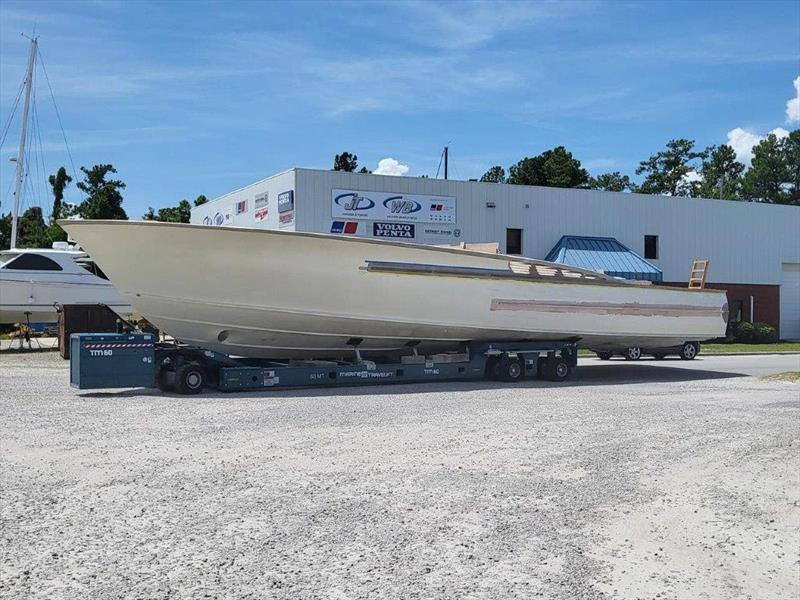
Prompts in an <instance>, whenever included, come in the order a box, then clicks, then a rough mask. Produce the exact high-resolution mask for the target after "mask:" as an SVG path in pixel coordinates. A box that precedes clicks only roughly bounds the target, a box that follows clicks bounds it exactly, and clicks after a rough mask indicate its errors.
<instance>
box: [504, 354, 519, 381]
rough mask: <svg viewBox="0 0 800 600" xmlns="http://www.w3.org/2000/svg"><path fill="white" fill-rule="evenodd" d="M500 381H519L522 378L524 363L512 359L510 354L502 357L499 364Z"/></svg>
mask: <svg viewBox="0 0 800 600" xmlns="http://www.w3.org/2000/svg"><path fill="white" fill-rule="evenodd" d="M498 365H499V371H500V379H502V380H503V381H519V380H520V379H521V378H522V372H523V369H522V363H521V362H520V360H519V359H518V358H511V357H510V356H508V354H504V355H503V356H502V357H500V361H499V363H498Z"/></svg>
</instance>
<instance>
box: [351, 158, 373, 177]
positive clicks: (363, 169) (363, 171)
mask: <svg viewBox="0 0 800 600" xmlns="http://www.w3.org/2000/svg"><path fill="white" fill-rule="evenodd" d="M354 158H355V157H354ZM358 172H359V173H367V174H369V173H372V171H370V170H369V169H367V167H361V169H360V170H359V171H358Z"/></svg>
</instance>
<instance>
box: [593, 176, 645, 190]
mask: <svg viewBox="0 0 800 600" xmlns="http://www.w3.org/2000/svg"><path fill="white" fill-rule="evenodd" d="M589 187H590V188H591V189H593V190H604V191H606V192H624V191H625V190H630V191H635V188H636V186H635V185H634V184H633V183H632V182H631V178H630V177H628V176H627V175H622V174H620V172H619V171H614V172H613V173H603V174H601V175H598V176H597V177H591V178H590V179H589Z"/></svg>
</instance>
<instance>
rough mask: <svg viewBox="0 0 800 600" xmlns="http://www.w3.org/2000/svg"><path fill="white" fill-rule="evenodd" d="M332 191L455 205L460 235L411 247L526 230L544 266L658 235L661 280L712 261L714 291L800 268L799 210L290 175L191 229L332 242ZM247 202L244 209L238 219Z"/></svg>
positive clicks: (366, 227)
mask: <svg viewBox="0 0 800 600" xmlns="http://www.w3.org/2000/svg"><path fill="white" fill-rule="evenodd" d="M333 189H344V190H353V191H362V192H394V193H398V194H422V195H435V196H454V197H455V198H456V212H457V223H456V224H455V226H452V227H427V226H424V225H423V226H421V227H420V226H419V225H418V226H417V228H416V229H417V236H416V239H415V240H414V241H416V242H421V243H437V244H448V243H449V244H455V243H458V242H460V241H467V242H500V244H501V248H502V249H504V248H503V246H504V244H505V235H506V228H508V227H513V228H519V229H522V230H523V236H522V243H523V254H525V255H526V256H531V257H534V258H543V257H544V256H545V255H546V254H547V253H548V252H549V251H550V249H551V248H552V247H553V246H554V245H555V244H556V242H557V241H558V240H559V238H560V237H561V236H562V235H588V236H607V237H614V238H616V239H618V240H619V241H620V242H622V243H623V244H625V245H627V246H628V247H629V248H631V249H632V250H634V251H636V252H638V253H640V254H642V255H643V254H644V236H645V235H657V236H658V237H659V244H658V246H659V258H658V259H657V260H652V261H651V262H653V264H655V265H657V266H658V267H659V268H661V269H662V270H663V272H664V281H684V280H686V278H687V277H688V271H689V264H690V262H691V260H692V259H693V258H710V259H711V267H710V271H709V281H711V282H718V283H749V284H771V285H780V284H781V283H782V279H783V269H782V263H800V242H798V238H799V237H800V208H798V207H795V206H775V205H766V204H758V203H750V202H731V201H726V200H708V199H699V198H679V197H676V198H671V197H665V196H648V195H641V194H620V193H614V192H597V191H591V190H574V189H560V188H543V187H530V186H516V185H503V184H492V183H478V182H471V181H452V180H449V181H445V180H442V179H428V178H417V177H387V176H382V175H362V174H358V173H344V172H340V171H318V170H311V169H291V170H289V171H285V172H283V173H279V174H277V175H274V176H272V177H268V178H267V179H264V180H262V181H259V182H257V183H254V184H252V185H249V186H246V187H244V188H241V189H239V190H236V191H234V192H231V193H229V194H226V195H224V196H221V197H219V198H217V199H215V200H213V201H211V202H209V203H208V204H205V205H203V206H200V207H197V208H195V209H193V210H192V223H202V222H203V221H204V219H206V218H207V217H208V219H206V220H207V221H208V220H210V221H212V222H213V221H214V218H215V217H216V218H217V219H219V218H220V215H221V217H222V220H223V223H222V224H229V225H235V226H241V227H263V228H268V229H278V228H281V229H289V230H292V229H294V228H296V229H297V230H298V231H315V232H321V233H330V231H331V224H332V222H333V221H334V220H335V219H333V218H332V211H331V202H332V200H331V192H332V190H333ZM288 190H293V191H294V204H295V218H294V220H293V221H292V223H291V224H288V225H287V224H286V223H283V224H280V223H279V220H278V209H277V197H278V194H280V193H283V192H285V191H288ZM264 192H268V194H269V215H268V217H267V218H266V219H264V220H260V221H257V220H256V219H255V218H254V206H253V204H254V199H255V196H256V195H258V194H262V193H264ZM242 200H246V201H247V207H246V208H247V210H246V211H245V212H244V213H242V214H236V203H237V202H240V201H242ZM487 202H489V203H494V205H495V207H494V208H488V207H487ZM426 231H433V232H435V233H436V235H433V234H431V235H428V234H427V233H426ZM448 232H449V234H448ZM442 233H444V235H441V234H442ZM357 235H361V236H367V237H369V236H371V235H372V228H371V223H361V224H360V225H359V227H358V233H357Z"/></svg>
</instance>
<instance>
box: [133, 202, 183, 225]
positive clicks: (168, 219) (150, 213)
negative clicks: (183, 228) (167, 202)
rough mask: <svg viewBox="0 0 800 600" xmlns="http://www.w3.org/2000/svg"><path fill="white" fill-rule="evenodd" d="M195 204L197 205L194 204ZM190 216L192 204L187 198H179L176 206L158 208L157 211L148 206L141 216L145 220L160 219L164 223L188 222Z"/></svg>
mask: <svg viewBox="0 0 800 600" xmlns="http://www.w3.org/2000/svg"><path fill="white" fill-rule="evenodd" d="M195 206H197V205H195ZM191 216H192V205H191V204H189V201H188V200H181V201H180V202H178V206H173V207H171V208H159V209H158V213H156V211H155V210H154V209H153V207H152V206H151V207H149V208H148V209H147V212H146V213H145V214H144V215H143V216H142V218H143V219H144V220H145V221H162V222H164V223H188V222H189V220H190V218H191Z"/></svg>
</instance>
